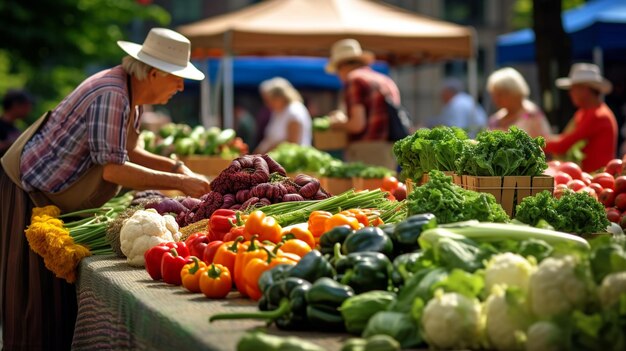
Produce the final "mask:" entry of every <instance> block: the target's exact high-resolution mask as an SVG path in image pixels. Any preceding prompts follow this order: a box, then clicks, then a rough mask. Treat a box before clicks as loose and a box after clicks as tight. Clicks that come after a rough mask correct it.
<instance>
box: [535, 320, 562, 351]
mask: <svg viewBox="0 0 626 351" xmlns="http://www.w3.org/2000/svg"><path fill="white" fill-rule="evenodd" d="M563 340H564V337H563V332H562V331H561V329H560V328H559V327H558V326H557V325H556V324H554V323H552V322H547V321H541V322H537V323H535V324H533V325H531V326H530V328H528V332H527V333H526V350H527V351H559V350H563V349H564V345H563Z"/></svg>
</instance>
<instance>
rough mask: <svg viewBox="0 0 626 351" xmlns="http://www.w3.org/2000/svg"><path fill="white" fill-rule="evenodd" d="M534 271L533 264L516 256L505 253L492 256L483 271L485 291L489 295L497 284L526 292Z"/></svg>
mask: <svg viewBox="0 0 626 351" xmlns="http://www.w3.org/2000/svg"><path fill="white" fill-rule="evenodd" d="M535 270H536V267H535V265H534V264H533V263H531V262H529V261H528V260H527V259H525V258H524V257H522V256H520V255H518V254H514V253H511V252H506V253H502V254H498V255H494V256H493V257H491V260H489V262H488V263H487V268H486V269H485V289H486V291H487V293H489V292H491V289H492V288H493V287H494V286H495V285H496V284H498V285H506V286H516V287H518V288H520V289H521V290H522V291H524V292H526V291H527V290H528V281H529V280H530V276H531V275H532V274H533V272H534V271H535Z"/></svg>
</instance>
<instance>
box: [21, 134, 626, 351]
mask: <svg viewBox="0 0 626 351" xmlns="http://www.w3.org/2000/svg"><path fill="white" fill-rule="evenodd" d="M543 143H544V141H543V139H542V138H536V139H533V138H531V137H530V136H529V135H528V134H526V133H525V132H524V131H522V130H520V129H517V128H514V127H513V128H511V129H510V130H509V131H508V132H503V131H491V132H489V131H485V132H481V133H479V134H478V136H477V138H476V139H475V140H471V139H469V137H468V136H467V134H466V133H465V132H463V131H462V130H461V129H458V128H449V127H439V128H434V129H432V130H428V129H423V130H420V131H418V132H417V133H415V134H414V135H410V136H408V137H407V138H405V139H402V140H400V141H398V142H396V144H395V145H394V154H395V157H396V158H397V160H398V162H399V163H400V164H401V165H402V166H403V173H402V174H401V176H402V177H403V179H405V180H406V181H407V182H410V183H411V184H412V186H411V190H409V191H408V196H407V197H406V199H398V198H394V196H393V195H392V194H399V193H401V192H402V190H401V191H400V192H398V189H402V185H400V184H399V182H398V181H397V179H396V178H395V177H392V176H390V175H389V174H387V173H385V172H386V171H385V170H382V169H380V168H375V169H372V168H367V166H364V165H359V164H344V163H340V161H337V160H334V159H332V157H331V158H328V157H327V156H326V155H324V154H321V153H320V152H319V151H316V152H317V153H314V154H311V150H306V149H305V150H300V149H299V148H298V147H295V148H294V147H293V146H290V145H287V146H286V147H285V148H284V149H279V150H277V152H276V153H275V154H274V156H275V157H276V159H274V158H273V157H272V156H268V155H244V156H240V157H237V158H235V159H234V160H233V161H232V162H231V164H230V165H229V166H228V168H227V169H225V170H224V171H222V172H221V173H220V174H219V175H217V177H216V178H215V179H214V180H213V182H212V191H211V192H210V193H207V194H205V195H204V196H202V197H201V198H199V199H194V198H189V197H175V198H171V197H167V196H164V194H162V193H160V192H158V191H144V192H136V193H127V194H124V195H121V196H118V197H116V198H114V199H112V200H111V201H109V202H108V203H107V204H105V205H104V206H103V207H102V208H98V209H92V210H86V211H82V212H80V213H71V214H60V212H59V211H58V209H55V208H54V207H45V208H36V209H35V210H34V212H33V217H32V223H31V225H30V226H29V228H28V229H27V230H26V237H27V239H28V242H29V245H30V247H31V248H32V249H33V250H34V251H35V252H36V253H37V254H39V255H40V256H42V257H43V259H44V262H45V263H46V267H48V269H50V270H52V271H53V272H54V273H55V274H57V276H59V277H62V278H65V279H66V280H67V281H68V282H73V281H75V280H76V278H77V276H78V280H77V288H78V302H79V304H78V308H79V311H78V319H77V322H76V329H75V334H74V348H75V349H89V348H93V347H94V346H93V345H98V347H100V348H113V349H117V348H133V349H163V350H170V349H171V350H174V349H181V348H200V349H215V350H233V349H235V348H236V349H238V350H242V351H245V350H249V349H257V348H261V345H265V346H266V347H267V349H269V350H282V349H284V348H285V347H287V346H286V345H291V346H293V347H294V349H295V350H311V351H317V350H340V349H341V350H352V351H357V350H369V349H377V348H376V347H379V348H380V349H383V350H400V349H426V348H437V349H451V350H455V349H472V350H480V349H495V350H543V349H559V350H570V349H571V350H576V349H589V350H621V349H623V346H624V345H625V343H626V339H625V336H624V334H623V330H624V329H625V328H626V236H625V235H624V232H623V229H622V228H623V227H626V219H625V218H626V215H621V214H619V213H618V214H617V218H616V217H615V211H617V212H619V211H623V210H626V176H624V175H622V174H623V173H624V169H623V163H622V162H621V160H613V161H611V163H610V164H608V165H607V166H606V168H605V172H602V173H598V174H596V175H594V176H591V175H586V174H584V173H583V172H581V171H580V169H579V168H577V166H576V165H575V164H571V163H563V164H558V163H555V162H552V163H550V164H548V162H546V159H545V155H544V153H543V151H542V149H541V148H542V146H543ZM300 155H302V157H303V158H304V160H305V161H306V162H294V161H296V160H298V159H299V158H300V157H301V156H300ZM277 160H280V161H279V162H277ZM281 163H284V165H285V167H286V168H287V169H289V170H292V171H299V170H311V169H313V168H315V165H317V167H319V168H321V174H322V175H323V176H324V177H323V178H326V180H325V181H320V180H319V179H317V178H315V177H313V176H311V175H306V174H301V173H300V174H297V175H295V177H289V176H288V174H287V171H286V169H285V167H283V166H282V165H281ZM444 172H447V174H446V173H444ZM380 174H382V175H383V179H382V181H381V183H379V185H378V187H376V186H372V189H368V190H363V191H354V190H353V189H349V190H347V191H345V192H342V193H339V192H337V193H335V194H334V195H333V194H331V193H329V188H328V187H327V186H328V185H330V186H334V185H335V184H336V182H337V179H336V178H341V177H340V176H341V175H343V176H344V178H346V180H347V179H350V180H352V181H354V180H356V179H357V178H362V179H361V181H360V183H359V182H354V183H351V184H352V185H351V187H352V188H354V187H355V184H364V183H365V179H369V178H367V177H368V175H372V176H374V175H376V176H377V175H380ZM355 175H359V176H355ZM331 176H332V177H331ZM568 177H569V180H567V179H568ZM372 178H376V177H372ZM572 178H576V179H572ZM546 179H548V180H549V182H546ZM564 182H567V184H563V183H564ZM555 184H557V188H556V190H554V191H553V189H554V188H555ZM562 185H565V188H564V187H563V186H562ZM406 192H407V191H406V190H404V193H405V194H406ZM598 193H599V194H600V198H598ZM615 194H617V196H615ZM611 195H612V196H611ZM605 207H606V208H607V209H606V210H605ZM59 219H62V220H64V221H60V220H59ZM609 220H610V221H609ZM611 222H613V223H611ZM617 222H619V223H620V224H621V226H620V224H617ZM112 253H115V254H116V255H117V257H118V258H114V257H113V256H111V254H112ZM89 256H93V257H89ZM459 321H462V323H459ZM258 328H261V329H262V330H263V331H261V332H259V331H256V332H250V331H251V330H253V329H255V330H256V329H258ZM276 336H278V338H276ZM281 345H282V346H281Z"/></svg>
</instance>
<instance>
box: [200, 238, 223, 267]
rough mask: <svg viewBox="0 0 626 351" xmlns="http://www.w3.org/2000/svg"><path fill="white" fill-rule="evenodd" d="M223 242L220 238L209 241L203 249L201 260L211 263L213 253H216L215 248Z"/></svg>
mask: <svg viewBox="0 0 626 351" xmlns="http://www.w3.org/2000/svg"><path fill="white" fill-rule="evenodd" d="M223 243H224V242H223V241H221V240H216V241H211V242H210V243H209V245H207V247H206V248H205V249H204V254H203V255H202V261H203V262H204V263H206V264H211V263H213V258H214V257H215V253H217V249H219V248H220V246H222V244H223Z"/></svg>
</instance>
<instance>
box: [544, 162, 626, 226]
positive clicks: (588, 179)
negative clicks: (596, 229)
mask: <svg viewBox="0 0 626 351" xmlns="http://www.w3.org/2000/svg"><path fill="white" fill-rule="evenodd" d="M548 165H549V168H548V171H547V172H546V173H548V174H550V175H552V176H554V183H555V188H554V197H556V198H560V197H562V196H563V194H565V193H569V192H572V191H575V192H578V193H587V194H589V195H591V197H593V198H595V199H597V200H598V201H600V203H601V204H602V205H603V206H604V208H605V211H606V217H607V219H608V220H609V221H611V222H613V223H617V224H619V225H620V226H621V227H622V229H623V228H626V216H625V215H624V211H626V175H624V166H623V162H622V160H620V159H614V160H611V161H609V163H607V165H606V166H605V167H604V168H603V169H602V170H601V171H600V172H599V173H596V174H593V175H591V174H588V173H586V172H583V171H582V170H581V169H580V167H579V166H578V165H577V164H575V163H572V162H559V161H550V162H549V163H548Z"/></svg>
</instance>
